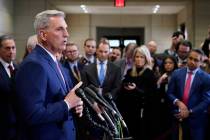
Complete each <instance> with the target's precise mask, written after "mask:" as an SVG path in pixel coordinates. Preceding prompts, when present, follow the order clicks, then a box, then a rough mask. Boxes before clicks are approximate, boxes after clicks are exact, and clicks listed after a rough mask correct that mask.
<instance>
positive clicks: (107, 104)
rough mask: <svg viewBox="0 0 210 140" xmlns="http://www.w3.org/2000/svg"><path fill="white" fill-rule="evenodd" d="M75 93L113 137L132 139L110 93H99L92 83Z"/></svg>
mask: <svg viewBox="0 0 210 140" xmlns="http://www.w3.org/2000/svg"><path fill="white" fill-rule="evenodd" d="M75 92H76V95H77V96H79V97H80V98H81V99H82V100H83V102H84V104H85V105H86V106H88V107H89V108H91V109H92V110H93V112H94V113H95V114H96V115H97V116H98V119H100V120H101V121H102V122H104V124H107V126H106V127H107V128H108V129H109V130H110V132H111V133H110V135H111V136H112V138H113V139H121V140H122V139H132V138H131V137H130V136H129V131H128V128H127V125H126V123H125V121H124V120H123V117H122V115H121V114H120V112H119V110H118V109H117V106H116V104H115V102H114V101H113V99H112V95H111V94H110V93H107V94H104V95H102V94H100V93H99V91H98V88H96V87H95V86H94V85H89V86H88V87H84V88H83V89H82V88H78V89H76V91H75Z"/></svg>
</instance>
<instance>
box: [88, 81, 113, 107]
mask: <svg viewBox="0 0 210 140" xmlns="http://www.w3.org/2000/svg"><path fill="white" fill-rule="evenodd" d="M88 87H89V88H90V89H92V90H93V91H94V92H95V93H98V94H97V96H98V97H99V98H101V100H103V101H104V102H105V103H106V104H109V103H108V102H107V100H106V99H104V97H103V96H102V95H101V94H99V89H98V88H97V87H95V86H94V85H93V84H90V85H89V86H88Z"/></svg>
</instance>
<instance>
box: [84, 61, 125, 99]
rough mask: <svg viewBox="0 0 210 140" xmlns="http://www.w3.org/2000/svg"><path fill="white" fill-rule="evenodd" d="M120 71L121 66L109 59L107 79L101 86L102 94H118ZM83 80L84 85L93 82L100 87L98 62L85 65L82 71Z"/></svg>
mask: <svg viewBox="0 0 210 140" xmlns="http://www.w3.org/2000/svg"><path fill="white" fill-rule="evenodd" d="M120 73H121V71H120V68H119V67H118V66H116V65H115V64H113V63H112V62H109V61H108V63H107V70H106V75H105V79H104V82H103V85H102V87H101V88H103V93H102V94H106V93H111V94H112V96H113V97H115V96H116V93H117V91H118V89H119V86H120V83H121V78H120ZM82 81H83V83H84V84H83V85H84V86H88V85H90V84H92V85H94V86H95V87H100V82H99V78H98V73H97V65H96V63H92V64H89V65H88V66H85V67H84V69H83V71H82Z"/></svg>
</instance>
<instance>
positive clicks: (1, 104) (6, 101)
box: [0, 35, 16, 140]
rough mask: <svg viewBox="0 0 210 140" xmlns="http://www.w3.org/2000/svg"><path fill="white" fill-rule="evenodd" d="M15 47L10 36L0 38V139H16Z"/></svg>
mask: <svg viewBox="0 0 210 140" xmlns="http://www.w3.org/2000/svg"><path fill="white" fill-rule="evenodd" d="M15 57H16V46H15V41H14V38H13V37H12V36H9V35H2V36H0V110H1V112H2V113H1V115H0V139H1V140H14V139H15V137H16V116H15V111H14V106H13V100H14V88H13V87H14V82H13V78H14V70H15V68H16V66H15V64H14V63H13V61H14V59H15Z"/></svg>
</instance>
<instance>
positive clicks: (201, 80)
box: [167, 68, 210, 140]
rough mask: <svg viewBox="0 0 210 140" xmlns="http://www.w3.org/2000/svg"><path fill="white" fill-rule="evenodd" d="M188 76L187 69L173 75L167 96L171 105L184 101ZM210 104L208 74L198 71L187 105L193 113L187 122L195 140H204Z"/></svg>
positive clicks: (209, 79)
mask: <svg viewBox="0 0 210 140" xmlns="http://www.w3.org/2000/svg"><path fill="white" fill-rule="evenodd" d="M186 74H187V68H181V69H178V70H176V71H174V73H173V74H172V77H171V80H170V82H169V86H168V91H167V95H168V97H169V100H170V102H171V104H173V102H174V100H175V99H179V100H182V97H183V93H184V85H185V78H186ZM209 103H210V78H209V75H208V74H207V73H205V72H204V71H202V70H200V69H199V70H198V71H197V72H196V74H195V77H194V79H193V82H192V85H191V89H190V93H189V101H188V104H187V107H188V109H192V111H193V113H192V114H191V115H190V116H189V118H188V119H186V121H187V122H188V125H189V126H190V128H191V129H192V130H193V132H192V137H193V138H194V139H200V140H201V139H202V138H203V134H202V132H201V131H204V127H205V124H206V116H207V107H208V105H209Z"/></svg>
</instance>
